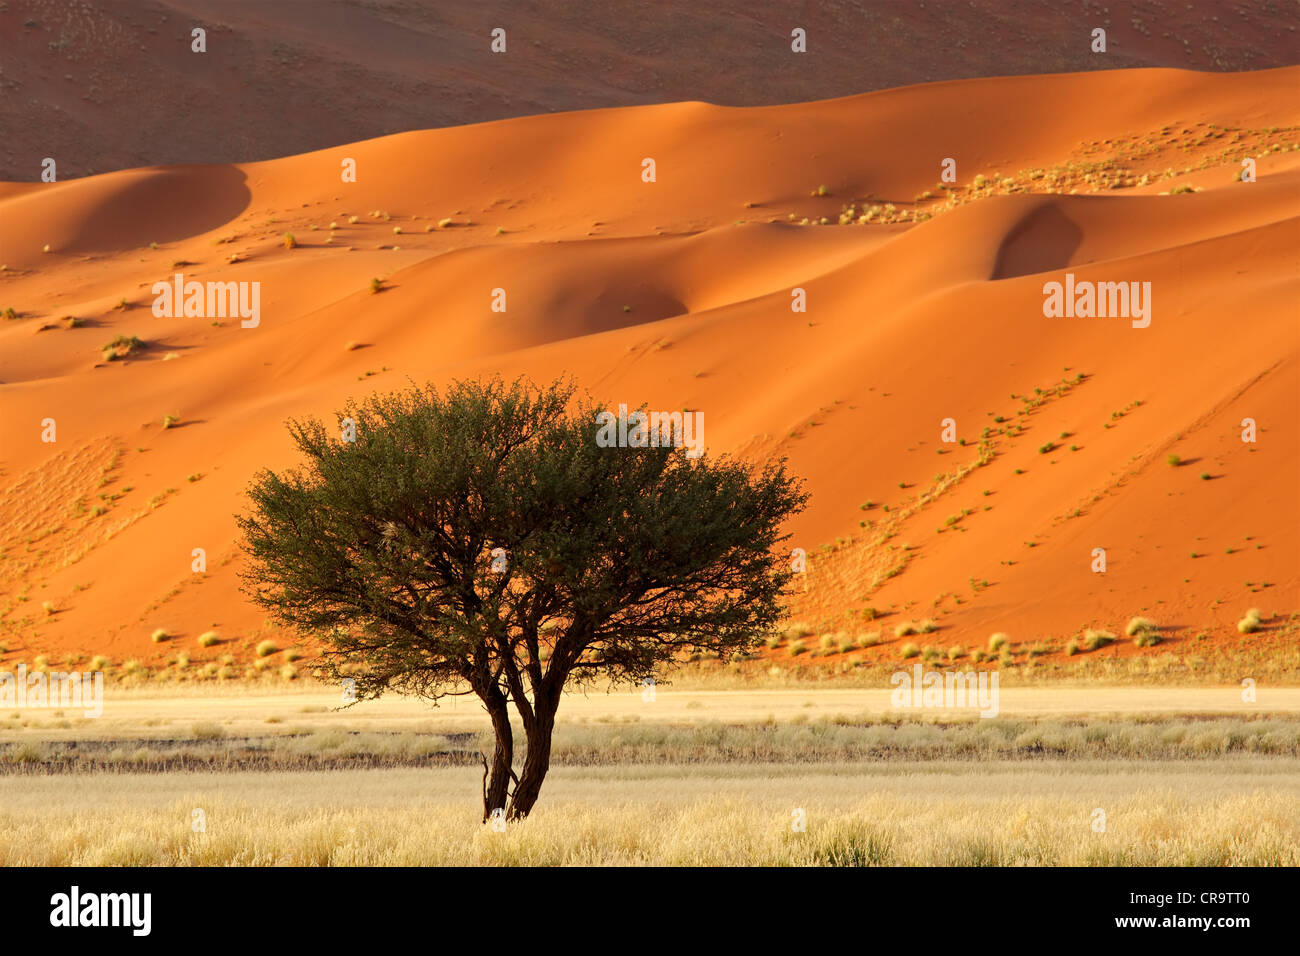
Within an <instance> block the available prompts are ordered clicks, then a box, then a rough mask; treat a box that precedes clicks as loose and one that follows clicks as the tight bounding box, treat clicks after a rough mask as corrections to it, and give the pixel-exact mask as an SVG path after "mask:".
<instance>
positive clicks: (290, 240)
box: [284, 232, 298, 249]
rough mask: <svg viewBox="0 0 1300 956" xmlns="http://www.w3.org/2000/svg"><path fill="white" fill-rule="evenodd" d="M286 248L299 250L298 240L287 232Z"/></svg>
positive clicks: (285, 238)
mask: <svg viewBox="0 0 1300 956" xmlns="http://www.w3.org/2000/svg"><path fill="white" fill-rule="evenodd" d="M284 247H285V248H286V249H297V248H298V240H297V239H295V238H294V236H293V233H291V232H286V233H285V234H284Z"/></svg>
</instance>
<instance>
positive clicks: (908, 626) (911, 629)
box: [894, 621, 916, 637]
mask: <svg viewBox="0 0 1300 956" xmlns="http://www.w3.org/2000/svg"><path fill="white" fill-rule="evenodd" d="M915 633H916V624H915V623H913V622H912V621H903V622H902V623H901V624H898V625H895V627H894V637H907V636H908V635H910V634H915Z"/></svg>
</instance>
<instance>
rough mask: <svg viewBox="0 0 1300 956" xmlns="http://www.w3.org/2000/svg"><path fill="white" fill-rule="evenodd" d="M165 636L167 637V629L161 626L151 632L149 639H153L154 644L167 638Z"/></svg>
mask: <svg viewBox="0 0 1300 956" xmlns="http://www.w3.org/2000/svg"><path fill="white" fill-rule="evenodd" d="M167 638H168V634H167V629H166V628H163V627H160V628H158V629H157V630H155V631H154V632H153V633H152V634H150V635H149V639H150V640H151V641H153V642H154V643H155V644H161V643H162V642H163V641H165V640H167Z"/></svg>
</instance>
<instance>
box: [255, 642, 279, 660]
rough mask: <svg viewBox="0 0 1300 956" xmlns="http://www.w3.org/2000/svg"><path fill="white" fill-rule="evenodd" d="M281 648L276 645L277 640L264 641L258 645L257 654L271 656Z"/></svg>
mask: <svg viewBox="0 0 1300 956" xmlns="http://www.w3.org/2000/svg"><path fill="white" fill-rule="evenodd" d="M279 649H280V648H278V647H276V646H275V641H262V643H260V644H258V645H257V656H258V657H270V656H271V655H272V654H274V653H275V652H276V651H278V650H279Z"/></svg>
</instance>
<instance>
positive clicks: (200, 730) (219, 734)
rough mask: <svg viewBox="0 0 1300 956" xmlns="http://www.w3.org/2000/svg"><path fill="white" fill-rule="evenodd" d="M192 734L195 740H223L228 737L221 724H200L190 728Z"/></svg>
mask: <svg viewBox="0 0 1300 956" xmlns="http://www.w3.org/2000/svg"><path fill="white" fill-rule="evenodd" d="M190 734H191V735H192V736H193V737H194V739H195V740H221V739H222V738H224V737H225V736H226V732H225V730H223V729H222V727H221V725H220V724H214V723H198V724H195V725H194V726H193V727H192V728H190Z"/></svg>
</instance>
